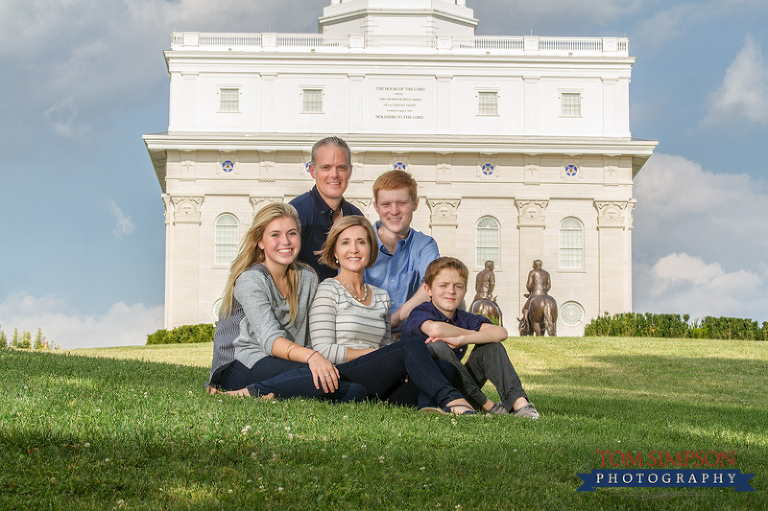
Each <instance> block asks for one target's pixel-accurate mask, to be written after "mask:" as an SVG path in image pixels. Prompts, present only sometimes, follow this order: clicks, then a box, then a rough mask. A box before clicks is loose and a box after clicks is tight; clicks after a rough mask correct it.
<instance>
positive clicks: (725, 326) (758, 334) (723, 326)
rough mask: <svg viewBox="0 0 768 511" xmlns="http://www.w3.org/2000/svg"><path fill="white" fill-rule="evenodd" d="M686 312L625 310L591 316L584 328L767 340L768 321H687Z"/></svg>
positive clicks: (598, 332)
mask: <svg viewBox="0 0 768 511" xmlns="http://www.w3.org/2000/svg"><path fill="white" fill-rule="evenodd" d="M689 319H690V316H689V315H688V314H684V315H682V316H681V315H680V314H651V313H649V312H647V313H645V314H636V313H633V312H625V313H621V314H614V315H613V316H609V314H608V313H607V312H606V313H605V315H604V316H602V317H598V318H595V319H593V320H592V321H591V322H590V323H589V325H587V326H586V328H585V329H584V335H585V336H594V337H671V338H694V339H743V340H759V341H764V340H768V322H766V321H764V322H763V326H762V328H760V327H759V326H758V324H757V321H752V320H751V319H741V318H725V317H719V318H715V317H713V316H707V317H705V318H704V319H703V320H696V321H694V322H693V323H691V322H689V321H688V320H689Z"/></svg>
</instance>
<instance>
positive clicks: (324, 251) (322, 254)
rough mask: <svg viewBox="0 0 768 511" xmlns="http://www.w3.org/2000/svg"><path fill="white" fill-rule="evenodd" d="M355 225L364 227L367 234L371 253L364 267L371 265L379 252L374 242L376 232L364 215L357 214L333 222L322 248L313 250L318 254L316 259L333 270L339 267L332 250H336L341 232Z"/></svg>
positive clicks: (377, 245)
mask: <svg viewBox="0 0 768 511" xmlns="http://www.w3.org/2000/svg"><path fill="white" fill-rule="evenodd" d="M356 225H359V226H360V227H364V228H365V231H366V232H367V234H368V243H369V244H370V247H371V255H370V256H369V257H368V265H367V266H366V268H370V267H371V266H373V263H375V262H376V256H377V255H378V253H379V250H378V248H379V244H378V243H377V242H376V233H375V232H373V226H372V225H371V222H369V221H368V219H367V218H365V217H364V216H358V215H352V216H343V217H341V218H339V219H338V220H336V221H335V222H334V223H333V225H332V226H331V229H330V230H329V231H328V237H327V238H326V239H325V243H323V248H321V249H320V250H318V251H317V252H315V255H317V256H319V257H318V260H319V261H320V262H321V263H322V264H324V265H326V266H330V267H331V268H333V269H334V270H338V269H339V263H338V262H337V261H336V255H335V254H334V252H336V242H337V241H339V237H340V236H341V233H342V232H344V231H345V230H346V229H348V228H350V227H354V226H356Z"/></svg>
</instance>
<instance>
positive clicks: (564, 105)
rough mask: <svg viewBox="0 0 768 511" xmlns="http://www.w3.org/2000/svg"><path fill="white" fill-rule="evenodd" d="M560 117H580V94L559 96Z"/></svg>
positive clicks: (565, 93) (568, 93) (566, 93)
mask: <svg viewBox="0 0 768 511" xmlns="http://www.w3.org/2000/svg"><path fill="white" fill-rule="evenodd" d="M560 105H561V109H560V115H562V116H563V117H581V94H580V93H578V92H563V93H562V94H561V95H560Z"/></svg>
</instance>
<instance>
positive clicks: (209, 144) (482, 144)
mask: <svg viewBox="0 0 768 511" xmlns="http://www.w3.org/2000/svg"><path fill="white" fill-rule="evenodd" d="M338 135H339V136H341V137H342V138H344V140H346V141H347V142H348V143H349V145H350V146H351V147H352V148H353V152H355V153H357V152H366V151H386V152H391V151H392V147H393V146H396V147H397V148H398V150H399V151H400V152H409V153H431V152H440V153H462V152H483V153H489V152H490V153H496V154H518V153H521V154H561V153H564V154H590V155H594V154H599V155H609V156H619V155H632V156H634V157H643V156H648V157H650V156H651V154H652V153H653V150H654V149H655V148H656V146H657V145H658V142H657V141H655V140H643V139H637V138H616V139H610V138H603V137H536V136H493V135H472V136H469V135H439V134H429V135H423V134H418V135H414V134H409V135H408V136H407V137H404V136H403V134H394V133H393V134H358V133H339V134H338ZM324 136H326V134H324V133H252V134H251V133H200V132H168V133H155V134H148V135H144V136H143V138H144V142H145V143H146V145H147V149H148V150H149V151H150V152H152V151H157V150H164V151H165V150H179V151H188V150H192V149H195V150H217V151H249V150H250V151H306V149H307V147H311V146H312V144H314V143H315V142H316V141H317V140H319V139H321V138H323V137H324ZM154 159H155V158H153V160H154Z"/></svg>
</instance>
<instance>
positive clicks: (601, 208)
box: [595, 200, 635, 229]
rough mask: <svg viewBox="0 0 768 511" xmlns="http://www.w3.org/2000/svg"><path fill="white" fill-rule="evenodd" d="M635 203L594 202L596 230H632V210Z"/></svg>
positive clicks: (629, 201) (630, 201) (631, 201)
mask: <svg viewBox="0 0 768 511" xmlns="http://www.w3.org/2000/svg"><path fill="white" fill-rule="evenodd" d="M634 208H635V201H634V200H628V201H595V209H596V210H597V228H598V229H603V228H608V227H613V228H621V229H632V210H633V209H634Z"/></svg>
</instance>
